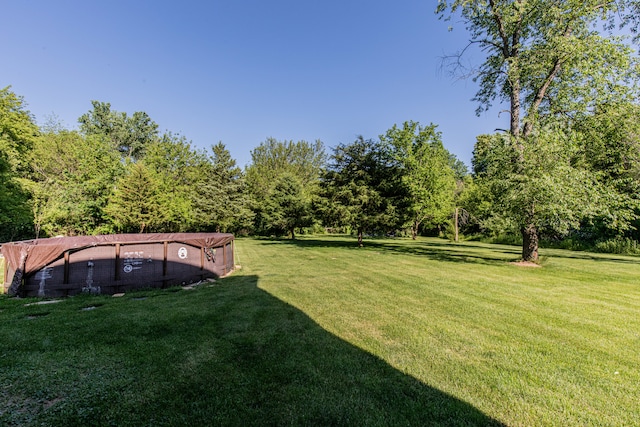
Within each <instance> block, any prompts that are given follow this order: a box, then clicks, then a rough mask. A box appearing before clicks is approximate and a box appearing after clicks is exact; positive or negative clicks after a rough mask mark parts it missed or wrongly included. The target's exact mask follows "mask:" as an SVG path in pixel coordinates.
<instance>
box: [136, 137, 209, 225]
mask: <svg viewBox="0 0 640 427" xmlns="http://www.w3.org/2000/svg"><path fill="white" fill-rule="evenodd" d="M144 163H145V165H146V167H147V168H148V169H149V171H150V173H151V174H152V178H153V180H154V181H155V182H156V185H157V187H158V192H157V193H156V194H155V196H154V197H155V198H156V203H157V207H158V209H159V210H160V211H159V212H158V221H160V224H158V227H159V229H160V231H164V232H185V231H189V230H192V229H193V227H194V226H195V224H196V222H197V221H196V218H195V216H196V208H195V204H196V199H197V198H198V196H197V193H198V192H199V187H198V185H199V183H200V182H201V178H202V175H203V173H204V172H205V170H206V164H207V158H206V155H205V154H204V153H202V152H199V151H197V150H194V149H193V148H192V147H191V143H190V142H189V141H187V139H186V138H185V137H183V136H179V135H173V134H170V133H168V134H165V135H163V136H162V138H161V139H160V140H158V141H156V142H154V143H152V144H150V145H149V146H148V147H147V150H146V152H145V156H144Z"/></svg>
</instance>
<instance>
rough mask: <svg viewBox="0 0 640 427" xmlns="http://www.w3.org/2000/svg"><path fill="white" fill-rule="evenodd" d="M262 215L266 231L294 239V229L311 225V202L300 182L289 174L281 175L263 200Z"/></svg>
mask: <svg viewBox="0 0 640 427" xmlns="http://www.w3.org/2000/svg"><path fill="white" fill-rule="evenodd" d="M262 214H263V218H264V221H265V224H266V225H267V227H268V229H269V230H270V231H271V232H272V233H274V234H275V235H277V236H278V235H281V234H284V233H285V232H288V233H289V234H290V235H291V238H292V239H294V238H295V230H296V228H302V227H310V226H311V225H313V215H312V210H311V200H310V198H309V196H308V195H307V194H305V191H304V188H303V186H302V183H301V182H300V180H299V179H298V178H297V177H296V176H295V175H292V174H289V173H284V174H282V175H281V176H280V177H279V178H278V179H277V181H276V182H275V184H274V186H273V188H272V189H271V191H270V192H269V194H268V195H267V198H266V199H265V206H264V207H263V210H262Z"/></svg>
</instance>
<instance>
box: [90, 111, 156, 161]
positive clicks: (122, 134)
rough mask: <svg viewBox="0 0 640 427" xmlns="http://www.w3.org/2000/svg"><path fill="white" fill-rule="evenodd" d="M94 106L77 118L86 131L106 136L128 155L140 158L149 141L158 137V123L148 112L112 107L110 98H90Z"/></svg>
mask: <svg viewBox="0 0 640 427" xmlns="http://www.w3.org/2000/svg"><path fill="white" fill-rule="evenodd" d="M91 104H92V105H93V110H91V111H89V112H88V113H86V114H83V115H82V116H81V117H80V118H79V119H78V122H79V123H80V130H81V131H82V132H83V133H84V134H85V135H102V136H105V137H107V138H108V139H109V140H110V141H111V143H112V144H113V147H114V148H115V149H116V150H118V151H119V152H120V153H121V154H122V155H123V156H125V157H127V158H129V159H140V158H141V157H142V156H143V155H144V151H145V149H146V147H147V145H148V144H150V143H151V142H153V141H155V140H156V139H157V137H158V125H157V124H156V123H155V122H154V121H153V120H151V118H150V117H149V116H148V115H147V113H145V112H141V111H136V112H135V113H133V115H132V116H128V115H127V113H120V112H117V111H112V110H111V104H110V103H108V102H99V101H91Z"/></svg>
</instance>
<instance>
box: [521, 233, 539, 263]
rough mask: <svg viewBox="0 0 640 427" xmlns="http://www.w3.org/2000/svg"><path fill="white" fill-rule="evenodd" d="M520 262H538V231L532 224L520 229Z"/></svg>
mask: <svg viewBox="0 0 640 427" xmlns="http://www.w3.org/2000/svg"><path fill="white" fill-rule="evenodd" d="M522 260H523V261H530V262H538V230H537V229H536V226H535V225H533V224H529V225H527V226H526V227H524V228H523V229H522Z"/></svg>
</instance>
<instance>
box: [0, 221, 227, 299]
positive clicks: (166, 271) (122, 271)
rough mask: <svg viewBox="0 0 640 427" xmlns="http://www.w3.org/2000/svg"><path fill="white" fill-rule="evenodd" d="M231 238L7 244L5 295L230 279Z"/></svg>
mask: <svg viewBox="0 0 640 427" xmlns="http://www.w3.org/2000/svg"><path fill="white" fill-rule="evenodd" d="M233 241H234V236H233V234H226V233H150V234H111V235H103V236H79V237H55V238H51V239H38V240H28V241H22V242H11V243H4V244H2V247H1V248H0V252H1V253H2V255H3V256H4V258H5V277H4V287H5V292H7V293H9V294H10V295H20V296H41V297H59V296H65V295H73V294H76V293H80V292H90V293H103V294H114V293H118V292H125V291H128V290H132V289H141V288H158V287H167V286H172V285H180V284H187V283H193V282H196V281H200V280H203V279H206V278H215V277H220V276H224V275H226V274H227V273H230V272H231V271H232V270H233V268H234V259H233Z"/></svg>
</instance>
